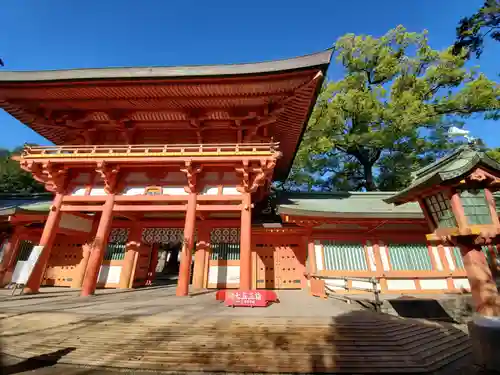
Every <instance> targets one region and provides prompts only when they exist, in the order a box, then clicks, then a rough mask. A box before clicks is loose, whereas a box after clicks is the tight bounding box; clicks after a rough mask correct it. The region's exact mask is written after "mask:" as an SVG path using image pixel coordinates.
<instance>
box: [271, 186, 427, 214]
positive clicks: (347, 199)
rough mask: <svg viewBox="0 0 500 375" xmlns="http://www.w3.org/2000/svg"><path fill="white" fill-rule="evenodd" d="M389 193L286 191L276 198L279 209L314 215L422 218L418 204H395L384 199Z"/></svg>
mask: <svg viewBox="0 0 500 375" xmlns="http://www.w3.org/2000/svg"><path fill="white" fill-rule="evenodd" d="M392 195H394V192H352V193H351V192H349V193H287V194H282V195H281V196H280V198H279V200H278V212H279V214H281V215H297V216H314V217H344V218H349V217H352V218H401V219H403V218H415V219H423V217H424V215H423V213H422V210H421V209H420V206H419V205H418V204H417V203H408V204H405V205H402V206H398V207H396V206H393V205H391V204H388V203H386V202H385V201H384V200H385V199H387V198H389V197H391V196H392Z"/></svg>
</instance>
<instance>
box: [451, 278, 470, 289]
mask: <svg viewBox="0 0 500 375" xmlns="http://www.w3.org/2000/svg"><path fill="white" fill-rule="evenodd" d="M453 285H454V286H455V288H456V289H470V284H469V280H467V279H453Z"/></svg>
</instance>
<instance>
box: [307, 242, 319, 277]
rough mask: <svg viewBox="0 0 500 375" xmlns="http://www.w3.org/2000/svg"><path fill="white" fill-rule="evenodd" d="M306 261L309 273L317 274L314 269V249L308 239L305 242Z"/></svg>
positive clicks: (312, 243)
mask: <svg viewBox="0 0 500 375" xmlns="http://www.w3.org/2000/svg"><path fill="white" fill-rule="evenodd" d="M307 258H308V259H307V260H308V262H307V263H308V266H309V267H308V268H309V270H308V271H309V272H310V273H312V274H315V273H316V272H317V269H316V249H315V248H314V240H313V239H312V238H309V239H308V241H307Z"/></svg>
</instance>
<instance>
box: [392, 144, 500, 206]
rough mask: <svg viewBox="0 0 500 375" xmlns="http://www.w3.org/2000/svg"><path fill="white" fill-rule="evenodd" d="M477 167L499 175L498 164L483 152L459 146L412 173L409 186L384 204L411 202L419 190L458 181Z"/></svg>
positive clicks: (499, 166)
mask: <svg viewBox="0 0 500 375" xmlns="http://www.w3.org/2000/svg"><path fill="white" fill-rule="evenodd" d="M478 165H483V166H486V167H488V168H489V169H493V170H495V171H498V172H499V173H500V164H499V163H497V162H496V161H495V160H493V159H492V158H490V157H489V156H488V155H486V154H485V153H484V152H482V151H479V150H476V149H474V147H473V146H469V145H466V146H461V147H459V148H458V149H457V150H455V151H454V152H452V153H450V154H449V155H447V156H445V157H444V158H442V159H439V160H437V161H435V162H434V163H432V164H430V165H428V166H426V167H424V168H421V169H419V170H418V171H416V172H414V173H413V174H412V177H413V181H412V183H411V185H410V186H408V187H407V188H406V189H403V190H401V191H399V192H397V193H396V194H394V195H393V196H391V197H389V198H387V199H385V202H387V203H394V204H396V205H399V204H403V203H406V202H408V201H410V200H412V199H413V195H414V194H415V193H416V192H418V191H419V190H421V189H425V188H428V187H431V186H433V185H440V184H442V183H445V182H447V181H450V180H454V179H458V178H460V177H462V176H464V175H465V174H467V173H468V172H470V171H471V170H472V169H473V168H475V167H476V166H478Z"/></svg>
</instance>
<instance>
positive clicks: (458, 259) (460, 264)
mask: <svg viewBox="0 0 500 375" xmlns="http://www.w3.org/2000/svg"><path fill="white" fill-rule="evenodd" d="M453 257H454V258H455V264H456V267H457V269H463V268H464V260H463V259H462V254H461V253H460V249H459V248H458V247H456V246H455V247H454V248H453Z"/></svg>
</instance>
